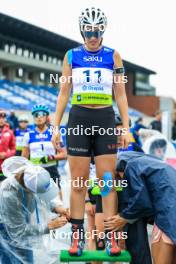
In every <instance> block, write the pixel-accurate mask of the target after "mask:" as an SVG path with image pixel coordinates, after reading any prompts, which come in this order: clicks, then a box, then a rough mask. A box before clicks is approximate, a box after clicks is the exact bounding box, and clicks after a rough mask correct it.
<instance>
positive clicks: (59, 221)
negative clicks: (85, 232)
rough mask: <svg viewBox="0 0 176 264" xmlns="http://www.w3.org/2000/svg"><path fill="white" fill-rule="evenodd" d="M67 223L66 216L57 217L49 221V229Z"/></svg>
mask: <svg viewBox="0 0 176 264" xmlns="http://www.w3.org/2000/svg"><path fill="white" fill-rule="evenodd" d="M66 223H67V219H66V217H65V216H61V217H57V218H55V219H53V220H51V221H50V222H49V223H48V229H49V230H52V229H57V228H59V227H62V226H64V225H65V224H66Z"/></svg>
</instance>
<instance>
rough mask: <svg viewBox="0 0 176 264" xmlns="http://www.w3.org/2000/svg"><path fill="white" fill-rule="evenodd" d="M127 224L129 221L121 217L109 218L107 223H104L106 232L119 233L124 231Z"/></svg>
mask: <svg viewBox="0 0 176 264" xmlns="http://www.w3.org/2000/svg"><path fill="white" fill-rule="evenodd" d="M126 224H127V220H125V219H124V218H123V217H121V216H120V215H114V216H112V217H108V219H107V221H105V222H104V227H105V230H111V231H117V230H122V229H123V227H124V226H125V225H126Z"/></svg>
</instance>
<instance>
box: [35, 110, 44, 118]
mask: <svg viewBox="0 0 176 264" xmlns="http://www.w3.org/2000/svg"><path fill="white" fill-rule="evenodd" d="M33 116H34V117H35V118H36V117H43V116H47V114H46V113H45V112H43V111H40V112H36V113H34V114H33Z"/></svg>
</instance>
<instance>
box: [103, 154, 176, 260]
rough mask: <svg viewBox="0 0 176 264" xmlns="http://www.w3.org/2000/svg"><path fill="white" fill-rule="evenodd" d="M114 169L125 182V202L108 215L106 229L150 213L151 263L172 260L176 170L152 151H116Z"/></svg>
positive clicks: (175, 234) (175, 247)
mask: <svg viewBox="0 0 176 264" xmlns="http://www.w3.org/2000/svg"><path fill="white" fill-rule="evenodd" d="M116 170H117V174H118V175H119V176H120V177H123V179H126V180H127V182H128V186H127V187H126V188H124V192H123V195H124V196H123V197H122V200H123V201H124V202H127V204H126V206H125V208H124V209H123V210H122V211H121V213H120V214H119V215H116V216H114V217H111V218H109V220H108V221H107V222H106V223H105V227H106V229H107V230H108V229H111V230H118V229H119V228H123V227H124V226H125V225H126V224H127V223H128V222H129V221H131V222H135V221H137V220H138V219H141V218H144V217H151V216H153V217H154V222H155V224H154V229H153V233H152V241H151V243H152V257H153V260H154V263H155V264H175V263H176V210H175V205H176V170H175V169H174V168H172V167H171V166H169V165H168V164H166V163H165V162H163V161H162V160H160V159H158V158H156V157H154V156H152V155H147V154H144V153H138V152H133V153H132V152H124V153H121V154H119V160H118V162H117V168H116ZM134 243H138V242H137V241H134Z"/></svg>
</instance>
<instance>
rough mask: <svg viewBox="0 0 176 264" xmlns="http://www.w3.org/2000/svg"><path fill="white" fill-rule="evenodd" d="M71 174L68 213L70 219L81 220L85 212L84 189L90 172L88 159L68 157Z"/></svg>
mask: <svg viewBox="0 0 176 264" xmlns="http://www.w3.org/2000/svg"><path fill="white" fill-rule="evenodd" d="M68 162H69V166H70V172H71V180H72V184H71V195H70V213H71V218H75V219H83V218H84V210H85V195H86V187H85V184H84V182H85V180H88V177H89V170H90V157H78V156H70V155H69V156H68Z"/></svg>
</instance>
